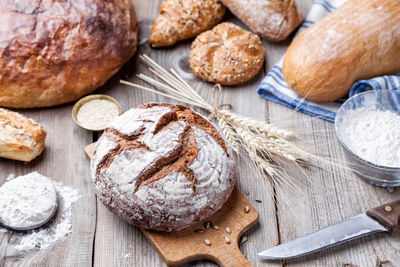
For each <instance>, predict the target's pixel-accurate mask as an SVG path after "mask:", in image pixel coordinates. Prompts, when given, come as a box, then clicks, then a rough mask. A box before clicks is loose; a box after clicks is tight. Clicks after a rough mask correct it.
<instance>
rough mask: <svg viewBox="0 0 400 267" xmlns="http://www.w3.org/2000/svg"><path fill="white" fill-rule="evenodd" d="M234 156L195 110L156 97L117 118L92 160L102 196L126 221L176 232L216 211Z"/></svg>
mask: <svg viewBox="0 0 400 267" xmlns="http://www.w3.org/2000/svg"><path fill="white" fill-rule="evenodd" d="M234 166H235V164H234V160H233V158H232V157H231V156H230V154H229V150H228V147H227V146H226V144H225V142H224V139H223V138H222V136H221V135H220V134H219V133H218V132H217V130H216V129H215V128H214V127H213V125H212V124H211V123H210V122H209V121H208V120H206V119H205V118H203V117H202V116H200V115H198V114H197V113H195V112H193V111H192V110H191V109H189V108H187V107H184V106H180V105H171V104H165V103H151V104H146V105H142V106H140V107H138V108H134V109H131V110H129V111H127V112H125V113H124V114H123V115H121V116H120V117H119V118H117V119H116V120H115V121H114V122H113V123H112V125H111V126H110V127H109V128H107V129H106V130H105V131H104V134H103V135H102V136H101V137H100V139H99V140H98V141H97V144H96V148H95V151H94V153H93V157H92V160H91V171H92V179H93V181H94V184H95V191H96V194H97V196H98V198H99V199H100V201H101V202H102V203H103V204H104V205H105V206H106V207H107V208H108V209H109V210H111V211H112V212H113V213H115V214H117V215H118V216H120V217H121V218H122V219H123V220H125V221H126V222H128V223H130V224H133V225H137V226H139V227H143V228H146V229H153V230H161V231H173V230H174V231H177V230H181V229H183V228H186V227H188V226H190V225H192V224H194V223H197V222H199V221H201V220H203V219H205V218H207V217H209V216H211V215H212V214H214V213H215V212H216V211H217V210H219V209H220V208H221V207H222V205H223V204H224V203H225V202H226V200H228V198H229V196H230V194H231V192H232V190H233V186H234V184H235V168H234Z"/></svg>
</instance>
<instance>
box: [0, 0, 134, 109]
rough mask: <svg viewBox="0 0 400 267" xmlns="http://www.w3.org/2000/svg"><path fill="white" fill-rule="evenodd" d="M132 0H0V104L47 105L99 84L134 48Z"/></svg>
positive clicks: (91, 89)
mask: <svg viewBox="0 0 400 267" xmlns="http://www.w3.org/2000/svg"><path fill="white" fill-rule="evenodd" d="M137 32H138V26H137V20H136V15H135V7H134V6H133V1H132V0H63V1H60V0H46V1H42V0H18V1H15V0H2V1H1V4H0V106H2V107H13V108H33V107H47V106H53V105H58V104H62V103H66V102H71V101H74V100H76V99H78V98H79V97H81V96H83V95H85V94H88V93H90V92H92V91H94V90H96V89H97V88H98V87H99V86H101V85H103V84H104V83H105V82H106V81H107V80H108V79H109V78H110V77H111V76H112V75H113V74H115V73H116V72H117V71H118V70H119V69H120V68H121V66H122V65H123V64H124V63H125V62H127V61H128V59H129V58H130V57H131V56H132V55H133V54H134V53H135V51H136V42H137Z"/></svg>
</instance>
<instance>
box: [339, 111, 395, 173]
mask: <svg viewBox="0 0 400 267" xmlns="http://www.w3.org/2000/svg"><path fill="white" fill-rule="evenodd" d="M341 138H342V140H343V142H344V143H345V144H346V146H347V147H348V148H349V149H350V150H351V151H353V152H354V153H355V154H357V155H358V156H359V157H361V158H363V159H365V160H367V161H370V162H372V163H375V164H378V165H382V166H386V167H397V168H400V115H397V114H396V113H394V112H392V111H389V110H385V111H383V110H379V109H376V108H359V109H356V110H354V111H352V112H351V113H350V114H349V116H348V118H347V119H346V120H344V121H343V125H342V126H341Z"/></svg>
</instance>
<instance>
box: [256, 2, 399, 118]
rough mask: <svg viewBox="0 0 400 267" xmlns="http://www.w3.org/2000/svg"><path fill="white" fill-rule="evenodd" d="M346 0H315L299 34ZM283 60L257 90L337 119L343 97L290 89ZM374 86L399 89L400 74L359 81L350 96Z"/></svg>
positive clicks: (306, 111)
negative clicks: (321, 97)
mask: <svg viewBox="0 0 400 267" xmlns="http://www.w3.org/2000/svg"><path fill="white" fill-rule="evenodd" d="M345 1H346V0H316V1H315V2H314V4H313V6H312V7H311V10H310V12H309V13H308V15H307V17H306V19H305V20H304V21H303V24H302V25H301V26H300V29H299V30H298V32H297V34H299V33H301V32H302V31H304V30H305V29H306V28H308V27H309V26H310V25H312V24H313V23H314V22H316V21H317V20H319V19H321V18H322V17H324V16H325V15H327V14H329V13H331V12H332V11H334V10H335V9H336V8H338V7H339V6H341V5H342V4H343V3H344V2H345ZM282 61H283V57H282V58H281V59H280V60H279V61H278V62H277V63H276V64H275V65H274V66H273V67H272V68H271V70H270V71H269V72H268V74H267V76H266V77H265V78H264V79H263V81H262V82H261V84H260V85H259V87H258V89H257V92H258V94H259V95H260V96H261V97H263V98H265V99H268V100H270V101H273V102H276V103H279V104H282V105H285V106H287V107H290V108H293V109H296V110H298V111H300V112H303V113H306V114H309V115H311V116H316V117H319V118H321V119H325V120H328V121H334V120H335V116H336V112H337V110H338V109H339V107H340V105H341V103H342V102H343V100H339V101H336V102H332V103H322V104H320V103H314V102H310V101H307V100H305V99H304V98H302V97H300V96H299V95H297V94H296V93H295V92H294V91H293V90H292V89H290V87H289V86H288V85H287V83H286V81H285V79H284V78H283V76H282ZM375 89H397V90H400V77H399V76H381V77H377V78H373V79H370V80H361V81H358V82H356V83H355V84H354V85H353V86H352V87H351V90H350V96H352V95H354V94H357V93H360V92H363V91H366V90H375Z"/></svg>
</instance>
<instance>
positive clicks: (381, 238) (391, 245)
mask: <svg viewBox="0 0 400 267" xmlns="http://www.w3.org/2000/svg"><path fill="white" fill-rule="evenodd" d="M296 2H297V3H298V4H299V6H300V8H301V9H302V10H303V11H304V13H305V14H306V12H307V10H308V9H309V7H310V6H311V4H312V2H313V1H312V0H303V1H299V0H298V1H296ZM266 47H267V49H275V48H276V49H278V50H281V52H284V50H285V49H286V44H285V43H283V44H282V43H281V44H277V45H276V44H268V43H267V44H266ZM272 57H274V62H275V61H276V60H278V59H279V58H280V56H279V57H278V55H276V56H272ZM274 62H267V65H266V69H270V68H271V67H272V65H273V64H274ZM268 114H269V116H268V117H269V119H270V120H271V121H272V122H275V123H277V124H278V125H282V126H286V127H289V128H290V129H292V130H294V131H295V132H296V133H297V134H299V135H300V137H301V138H302V139H303V140H308V141H307V143H309V144H310V145H311V146H310V147H312V148H314V149H315V150H316V151H319V152H320V153H321V154H322V155H324V156H328V157H330V158H332V159H334V162H335V165H334V166H332V164H323V166H321V167H322V168H321V169H312V170H309V171H308V175H309V176H310V179H311V180H310V182H309V183H308V184H305V183H304V182H302V185H303V186H304V185H305V186H304V187H303V188H302V190H301V193H300V194H296V193H293V194H290V193H282V192H279V193H278V194H277V205H278V224H279V231H280V236H281V241H282V242H286V241H289V240H291V239H293V238H296V237H300V236H303V235H305V234H307V233H310V232H312V231H315V230H318V229H320V228H322V227H325V226H328V225H331V224H333V223H337V222H339V221H341V220H343V219H346V218H349V217H351V216H354V215H357V214H359V213H361V212H364V211H366V210H367V209H369V208H372V207H375V206H378V205H381V204H382V203H385V202H389V201H391V200H395V199H396V198H398V192H399V189H398V188H397V189H395V190H394V192H392V193H390V192H389V191H388V190H387V189H384V188H380V187H376V186H372V185H370V184H367V183H365V182H363V181H361V180H360V179H359V178H357V177H356V175H355V174H353V173H352V172H351V171H349V170H348V169H346V168H345V167H343V166H345V164H346V163H345V159H344V156H343V152H342V150H341V148H340V144H339V142H338V140H337V138H336V135H335V132H334V125H333V123H330V122H326V121H323V120H320V119H316V118H312V117H310V116H307V115H304V114H300V113H294V112H293V111H292V110H290V109H288V108H286V107H283V106H280V105H278V104H275V103H269V104H268ZM294 175H296V176H297V178H299V179H302V178H301V174H299V173H297V174H296V173H295V174H294ZM399 241H400V236H399V235H396V234H392V235H386V234H378V235H373V236H369V237H365V238H362V239H358V240H355V241H352V242H350V243H347V244H344V245H341V246H339V247H337V248H332V249H329V250H326V251H323V252H320V253H317V254H314V255H310V256H307V257H303V258H300V259H297V260H291V261H287V262H286V264H285V266H305V265H306V266H399V265H400V254H399V251H400V242H399Z"/></svg>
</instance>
